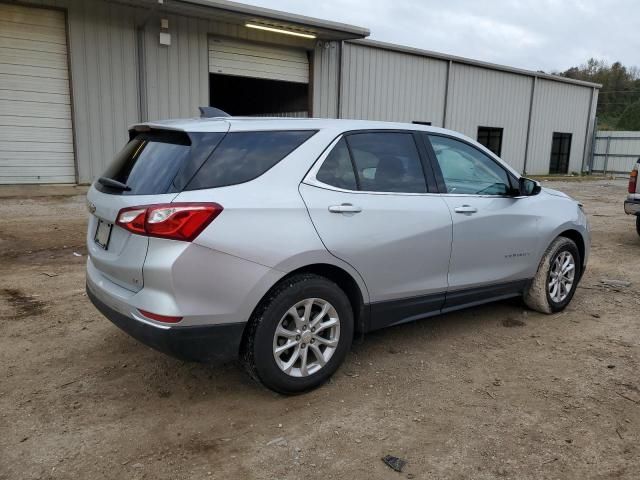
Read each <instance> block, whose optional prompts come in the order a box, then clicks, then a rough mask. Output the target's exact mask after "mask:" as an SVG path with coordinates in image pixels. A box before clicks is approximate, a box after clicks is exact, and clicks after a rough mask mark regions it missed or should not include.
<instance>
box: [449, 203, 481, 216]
mask: <svg viewBox="0 0 640 480" xmlns="http://www.w3.org/2000/svg"><path fill="white" fill-rule="evenodd" d="M453 211H454V212H456V213H464V214H467V215H471V214H472V213H476V212H477V211H478V209H477V208H476V207H472V206H471V205H462V206H461V207H456V208H454V209H453Z"/></svg>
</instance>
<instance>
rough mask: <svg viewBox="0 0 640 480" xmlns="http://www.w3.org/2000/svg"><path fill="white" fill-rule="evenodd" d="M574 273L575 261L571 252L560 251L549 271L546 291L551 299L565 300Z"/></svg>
mask: <svg viewBox="0 0 640 480" xmlns="http://www.w3.org/2000/svg"><path fill="white" fill-rule="evenodd" d="M575 274H576V261H575V259H574V258H573V255H572V254H571V252H568V251H566V250H565V251H563V252H560V253H559V254H558V255H557V256H556V258H555V260H554V261H553V264H552V265H551V271H550V272H549V283H548V291H549V296H550V297H551V300H553V301H554V302H555V303H562V302H563V301H565V300H566V298H567V297H568V296H569V293H570V292H571V288H572V287H573V283H574V279H575Z"/></svg>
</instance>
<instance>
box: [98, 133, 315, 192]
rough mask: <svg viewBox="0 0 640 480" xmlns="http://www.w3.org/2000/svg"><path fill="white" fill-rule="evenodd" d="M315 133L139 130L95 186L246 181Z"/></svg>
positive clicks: (152, 187) (113, 188) (169, 187)
mask: <svg viewBox="0 0 640 480" xmlns="http://www.w3.org/2000/svg"><path fill="white" fill-rule="evenodd" d="M314 133H316V130H302V131H262V132H234V133H228V134H226V135H225V134H224V133H189V134H187V133H185V132H173V131H168V130H152V131H150V132H144V133H137V134H134V135H133V136H132V137H133V138H132V139H131V140H130V141H129V143H127V145H125V147H124V148H123V149H122V151H121V152H120V153H119V154H118V155H117V156H116V158H115V159H114V160H113V163H112V164H111V165H110V166H109V168H108V169H107V171H106V172H105V173H104V175H103V177H102V178H101V179H99V180H98V182H96V183H95V186H96V188H97V189H98V190H100V191H102V192H105V193H111V194H121V195H156V194H161V193H173V192H181V191H183V190H197V189H202V188H213V187H223V186H228V185H235V184H238V183H244V182H247V181H249V180H253V179H254V178H256V177H259V176H260V175H262V174H263V173H265V172H266V171H267V170H269V169H270V168H271V167H273V166H274V165H275V164H276V163H278V162H279V161H280V160H282V159H283V158H284V157H286V156H287V155H289V153H291V152H292V151H293V150H295V149H296V148H298V147H299V146H300V145H302V144H303V143H304V142H305V141H306V140H307V139H309V138H310V137H311V136H312V135H313V134H314ZM105 179H106V180H105ZM109 180H112V181H111V182H110V181H109ZM114 182H115V183H114Z"/></svg>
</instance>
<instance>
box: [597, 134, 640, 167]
mask: <svg viewBox="0 0 640 480" xmlns="http://www.w3.org/2000/svg"><path fill="white" fill-rule="evenodd" d="M638 158H640V132H615V131H604V130H599V131H598V132H597V134H596V136H595V138H594V145H593V154H592V159H591V171H592V172H596V173H629V172H630V171H631V169H632V168H633V165H634V164H635V163H636V161H637V160H638Z"/></svg>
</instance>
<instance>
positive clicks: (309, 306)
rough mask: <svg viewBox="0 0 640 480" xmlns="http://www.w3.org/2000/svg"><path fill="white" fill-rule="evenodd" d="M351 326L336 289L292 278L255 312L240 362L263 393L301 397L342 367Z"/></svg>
mask: <svg viewBox="0 0 640 480" xmlns="http://www.w3.org/2000/svg"><path fill="white" fill-rule="evenodd" d="M353 323H354V322H353V310H352V308H351V304H350V302H349V299H348V297H347V296H346V294H345V293H344V292H343V291H342V289H341V288H340V287H338V285H336V284H335V283H334V282H332V281H330V280H328V279H327V278H324V277H321V276H318V275H311V274H301V275H295V276H292V277H291V278H288V279H286V280H284V281H282V282H281V283H280V284H279V285H277V286H276V287H275V288H274V289H273V290H272V291H271V292H270V293H269V295H268V296H267V297H266V298H265V299H263V300H262V302H261V303H260V304H259V305H258V307H257V308H256V310H255V312H254V313H253V315H252V317H251V319H250V320H249V324H248V326H247V330H246V331H245V335H244V339H243V344H242V348H241V352H240V359H241V361H242V363H243V364H244V367H245V369H246V370H247V372H248V373H249V375H251V376H252V377H253V378H254V379H256V380H258V381H259V382H261V383H262V384H263V385H264V386H265V387H267V388H269V389H271V390H274V391H276V392H278V393H283V394H287V395H291V394H297V393H302V392H305V391H308V390H311V389H313V388H316V387H318V386H320V385H322V384H323V383H324V382H326V381H327V380H328V379H329V378H330V377H331V375H333V374H334V373H335V371H336V370H337V369H338V367H339V366H340V365H341V364H342V362H343V360H344V358H345V357H346V355H347V352H348V351H349V348H350V347H351V342H352V340H353ZM288 345H291V346H290V347H288Z"/></svg>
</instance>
